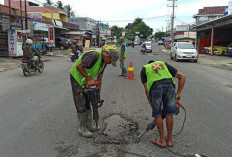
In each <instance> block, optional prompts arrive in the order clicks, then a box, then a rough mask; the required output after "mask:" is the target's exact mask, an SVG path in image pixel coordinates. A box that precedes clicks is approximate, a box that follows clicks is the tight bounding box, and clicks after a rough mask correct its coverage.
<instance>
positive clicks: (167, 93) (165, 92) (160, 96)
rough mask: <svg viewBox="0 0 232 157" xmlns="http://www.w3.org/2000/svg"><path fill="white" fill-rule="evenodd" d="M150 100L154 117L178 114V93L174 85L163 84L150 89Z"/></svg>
mask: <svg viewBox="0 0 232 157" xmlns="http://www.w3.org/2000/svg"><path fill="white" fill-rule="evenodd" d="M150 90H151V91H150V94H151V95H150V98H151V102H152V105H153V111H152V117H158V116H160V115H161V113H162V114H164V115H165V116H171V115H174V114H177V113H178V109H177V103H176V92H175V88H174V86H173V84H161V85H157V86H155V87H154V88H152V89H150Z"/></svg>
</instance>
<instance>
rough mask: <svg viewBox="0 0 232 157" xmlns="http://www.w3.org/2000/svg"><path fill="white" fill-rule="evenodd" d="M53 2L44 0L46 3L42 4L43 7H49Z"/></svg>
mask: <svg viewBox="0 0 232 157" xmlns="http://www.w3.org/2000/svg"><path fill="white" fill-rule="evenodd" d="M53 4H54V3H53V2H52V1H51V0H46V3H44V4H43V6H45V7H51V6H53Z"/></svg>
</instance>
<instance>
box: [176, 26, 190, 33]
mask: <svg viewBox="0 0 232 157" xmlns="http://www.w3.org/2000/svg"><path fill="white" fill-rule="evenodd" d="M187 31H189V25H177V26H176V32H187Z"/></svg>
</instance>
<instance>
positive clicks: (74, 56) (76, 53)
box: [71, 50, 81, 62]
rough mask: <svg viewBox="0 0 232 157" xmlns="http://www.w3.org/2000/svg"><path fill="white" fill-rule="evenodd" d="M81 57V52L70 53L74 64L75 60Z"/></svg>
mask: <svg viewBox="0 0 232 157" xmlns="http://www.w3.org/2000/svg"><path fill="white" fill-rule="evenodd" d="M80 55H81V51H80V50H77V51H76V52H75V53H73V52H72V53H71V61H72V62H74V61H75V60H76V59H78V58H79V57H80Z"/></svg>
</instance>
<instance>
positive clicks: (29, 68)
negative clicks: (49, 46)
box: [21, 55, 44, 77]
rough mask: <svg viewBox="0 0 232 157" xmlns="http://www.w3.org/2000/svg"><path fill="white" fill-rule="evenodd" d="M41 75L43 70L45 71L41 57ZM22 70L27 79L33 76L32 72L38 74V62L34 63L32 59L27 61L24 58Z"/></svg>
mask: <svg viewBox="0 0 232 157" xmlns="http://www.w3.org/2000/svg"><path fill="white" fill-rule="evenodd" d="M38 57H39V69H38V71H39V73H42V72H43V70H44V64H43V61H42V59H41V58H42V57H41V56H39V55H38ZM21 65H22V69H23V74H24V76H25V77H28V76H30V75H31V72H36V70H37V69H36V62H35V61H32V60H30V59H26V58H23V59H22V64H21Z"/></svg>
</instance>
